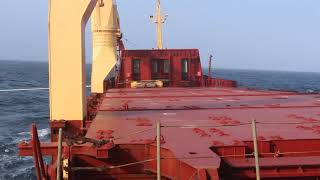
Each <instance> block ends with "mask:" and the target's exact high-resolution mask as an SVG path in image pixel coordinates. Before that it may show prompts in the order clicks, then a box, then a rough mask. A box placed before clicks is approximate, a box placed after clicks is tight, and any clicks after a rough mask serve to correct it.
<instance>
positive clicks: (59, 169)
mask: <svg viewBox="0 0 320 180" xmlns="http://www.w3.org/2000/svg"><path fill="white" fill-rule="evenodd" d="M61 149H62V128H59V137H58V156H57V180H60V179H61Z"/></svg>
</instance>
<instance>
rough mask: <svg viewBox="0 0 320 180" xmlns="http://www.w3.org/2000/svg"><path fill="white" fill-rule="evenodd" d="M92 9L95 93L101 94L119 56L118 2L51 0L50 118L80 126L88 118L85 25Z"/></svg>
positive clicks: (93, 81) (102, 0) (93, 89)
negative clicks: (116, 3)
mask: <svg viewBox="0 0 320 180" xmlns="http://www.w3.org/2000/svg"><path fill="white" fill-rule="evenodd" d="M92 12H94V13H93V15H92V22H91V23H92V33H93V63H92V78H91V79H92V92H94V93H101V92H102V91H103V80H104V78H105V77H106V75H107V74H108V73H109V72H110V70H111V69H112V67H113V66H114V65H115V63H116V58H117V57H116V48H117V47H116V45H117V43H116V39H117V37H118V36H120V26H119V18H118V13H117V8H116V5H115V4H114V2H113V1H112V0H81V1H78V0H68V1H65V0H49V39H48V43H49V44H48V46H49V85H50V120H62V119H63V120H66V121H72V122H74V124H77V125H78V126H79V125H81V124H82V120H83V119H84V118H85V115H86V98H85V97H86V89H85V85H86V82H85V81H86V80H85V79H86V78H85V77H86V74H85V26H86V23H87V21H88V19H89V18H90V16H91V14H92ZM105 57H107V59H104V58H105Z"/></svg>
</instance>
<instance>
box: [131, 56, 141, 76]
mask: <svg viewBox="0 0 320 180" xmlns="http://www.w3.org/2000/svg"><path fill="white" fill-rule="evenodd" d="M132 79H133V80H134V81H138V80H140V59H133V60H132Z"/></svg>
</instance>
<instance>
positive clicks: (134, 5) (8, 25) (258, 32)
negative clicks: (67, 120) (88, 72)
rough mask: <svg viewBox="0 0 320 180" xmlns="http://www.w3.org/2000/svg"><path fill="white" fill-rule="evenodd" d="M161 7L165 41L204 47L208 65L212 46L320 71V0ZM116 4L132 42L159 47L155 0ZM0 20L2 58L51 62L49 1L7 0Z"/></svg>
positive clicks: (171, 1)
mask: <svg viewBox="0 0 320 180" xmlns="http://www.w3.org/2000/svg"><path fill="white" fill-rule="evenodd" d="M162 6H163V11H164V13H167V14H169V18H168V20H167V22H166V24H165V27H164V44H165V47H167V48H198V49H200V52H201V57H202V62H203V66H207V58H208V56H209V54H210V53H213V55H214V58H215V61H214V66H215V67H218V68H237V69H266V70H290V71H314V72H320V48H319V47H320V1H319V0H162ZM118 9H119V13H120V18H121V26H122V32H123V33H124V39H125V41H124V42H125V44H126V47H127V48H134V49H139V48H152V47H155V44H156V43H155V38H156V36H155V35H156V34H155V25H154V24H152V23H151V22H150V20H149V15H151V14H153V12H154V10H155V0H118ZM0 27H1V31H0V59H5V60H35V61H47V0H28V1H24V0H17V1H12V0H8V1H2V2H1V6H0ZM87 32H88V33H87V47H90V44H91V42H90V40H91V38H90V33H89V32H90V31H89V30H88V31H87ZM88 49H89V48H88ZM87 56H88V62H89V61H90V56H91V55H90V51H88V53H87Z"/></svg>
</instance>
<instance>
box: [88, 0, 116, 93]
mask: <svg viewBox="0 0 320 180" xmlns="http://www.w3.org/2000/svg"><path fill="white" fill-rule="evenodd" d="M91 29H92V47H93V51H92V55H93V57H92V74H91V92H92V93H103V90H104V88H103V82H104V79H105V78H106V76H107V75H108V74H109V73H110V72H111V70H112V68H114V66H115V65H116V62H117V39H118V37H120V23H119V15H118V11H117V6H116V5H115V4H113V2H112V0H99V1H98V3H97V5H96V7H95V9H94V11H93V13H92V16H91Z"/></svg>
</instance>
